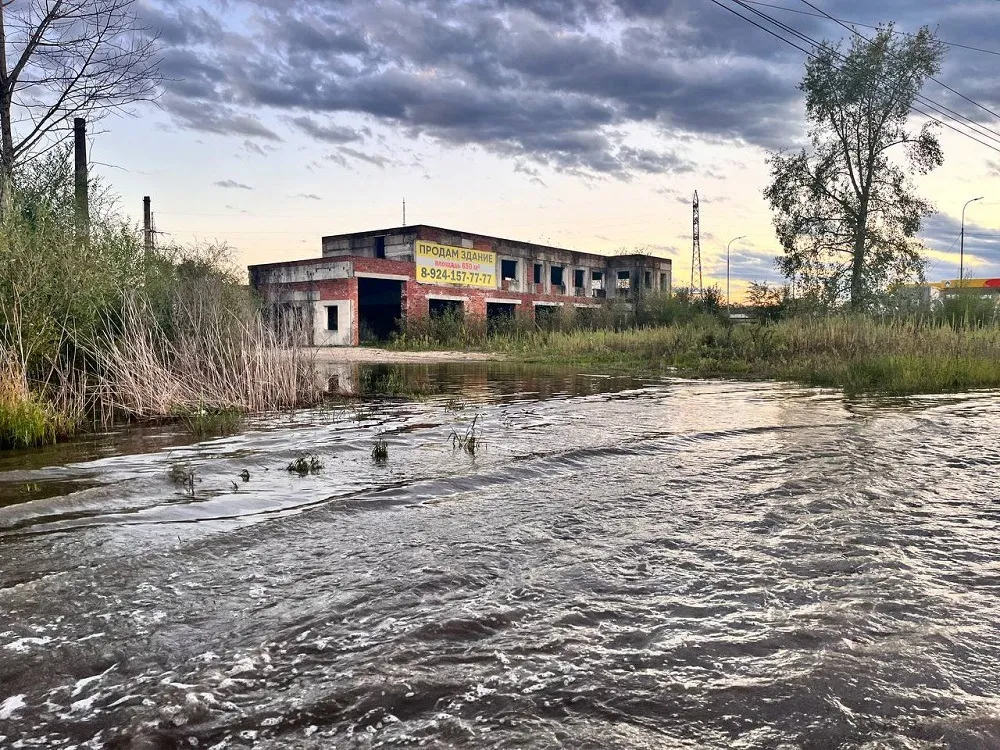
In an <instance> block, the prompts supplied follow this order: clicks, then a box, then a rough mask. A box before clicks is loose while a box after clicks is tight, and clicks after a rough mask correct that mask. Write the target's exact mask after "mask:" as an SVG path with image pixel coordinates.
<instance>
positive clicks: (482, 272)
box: [413, 240, 497, 289]
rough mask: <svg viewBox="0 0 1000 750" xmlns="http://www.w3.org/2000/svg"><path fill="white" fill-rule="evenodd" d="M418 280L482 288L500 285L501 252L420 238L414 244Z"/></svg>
mask: <svg viewBox="0 0 1000 750" xmlns="http://www.w3.org/2000/svg"><path fill="white" fill-rule="evenodd" d="M413 257H414V259H415V260H416V262H417V281H419V282H420V283H421V284H453V285H455V286H471V287H476V288H478V289H496V288H497V254H496V253H494V252H490V251H488V250H474V249H472V248H469V247H455V246H453V245H441V244H438V243H436V242H427V241H426V240H417V241H416V243H415V244H414V247H413Z"/></svg>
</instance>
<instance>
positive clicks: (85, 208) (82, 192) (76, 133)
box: [73, 117, 90, 243]
mask: <svg viewBox="0 0 1000 750" xmlns="http://www.w3.org/2000/svg"><path fill="white" fill-rule="evenodd" d="M73 147H74V153H75V156H76V173H75V178H76V185H75V186H76V196H75V197H76V239H77V241H78V242H81V243H83V242H86V241H87V238H88V237H89V236H90V195H89V176H88V174H87V121H86V120H84V119H83V118H82V117H77V118H74V120H73Z"/></svg>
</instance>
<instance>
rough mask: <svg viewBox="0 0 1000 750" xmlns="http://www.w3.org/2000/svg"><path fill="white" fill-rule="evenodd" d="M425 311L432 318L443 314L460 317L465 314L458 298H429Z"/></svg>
mask: <svg viewBox="0 0 1000 750" xmlns="http://www.w3.org/2000/svg"><path fill="white" fill-rule="evenodd" d="M427 312H429V313H430V316H431V317H432V318H441V317H444V316H445V315H448V316H450V317H453V318H461V317H462V316H463V315H464V314H465V307H464V306H463V304H462V300H460V299H429V300H427Z"/></svg>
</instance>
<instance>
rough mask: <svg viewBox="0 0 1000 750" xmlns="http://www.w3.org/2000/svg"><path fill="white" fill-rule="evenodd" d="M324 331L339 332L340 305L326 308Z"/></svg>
mask: <svg viewBox="0 0 1000 750" xmlns="http://www.w3.org/2000/svg"><path fill="white" fill-rule="evenodd" d="M326 330H328V331H339V330H340V305H329V306H327V308H326Z"/></svg>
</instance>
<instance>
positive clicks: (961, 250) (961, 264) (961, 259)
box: [958, 195, 983, 289]
mask: <svg viewBox="0 0 1000 750" xmlns="http://www.w3.org/2000/svg"><path fill="white" fill-rule="evenodd" d="M982 199H983V196H981V195H980V196H979V197H978V198H970V199H969V200H967V201H966V202H965V205H964V206H962V234H961V238H962V239H961V242H960V243H959V246H958V287H959V289H961V288H962V287H963V286H965V283H964V281H965V209H966V207H967V206H968V205H969V204H970V203H975V202H976V201H981V200H982Z"/></svg>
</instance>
